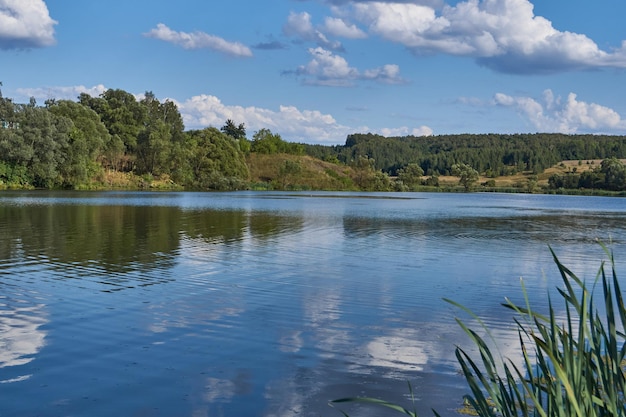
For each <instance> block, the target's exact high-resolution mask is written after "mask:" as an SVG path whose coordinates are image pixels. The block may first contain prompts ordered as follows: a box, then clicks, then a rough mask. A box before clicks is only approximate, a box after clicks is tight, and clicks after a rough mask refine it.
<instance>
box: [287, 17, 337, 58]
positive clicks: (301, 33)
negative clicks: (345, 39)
mask: <svg viewBox="0 0 626 417" xmlns="http://www.w3.org/2000/svg"><path fill="white" fill-rule="evenodd" d="M283 32H284V33H285V35H287V36H293V37H297V38H300V39H301V40H303V41H307V42H313V43H315V44H316V45H318V46H321V47H324V48H326V49H331V50H333V51H338V50H341V49H342V48H343V47H342V46H341V42H337V41H330V40H329V39H328V38H327V37H326V35H324V34H323V33H322V32H320V31H319V30H317V29H315V28H314V27H313V24H312V23H311V15H310V14H308V13H307V12H302V13H295V12H291V13H289V17H287V23H285V25H284V26H283Z"/></svg>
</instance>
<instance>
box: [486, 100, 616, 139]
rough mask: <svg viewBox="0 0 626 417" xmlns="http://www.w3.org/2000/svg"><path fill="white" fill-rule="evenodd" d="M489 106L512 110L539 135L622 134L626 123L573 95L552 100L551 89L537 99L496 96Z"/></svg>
mask: <svg viewBox="0 0 626 417" xmlns="http://www.w3.org/2000/svg"><path fill="white" fill-rule="evenodd" d="M493 103H494V104H495V105H498V106H503V107H511V108H514V109H516V110H517V111H518V112H519V113H520V114H521V115H522V116H524V117H525V118H526V119H527V120H528V121H529V122H530V123H531V124H532V125H533V126H534V127H535V128H536V129H537V130H538V131H541V132H560V133H568V134H573V133H583V132H590V133H619V134H624V133H625V132H626V120H624V119H622V118H621V116H620V115H619V114H618V113H617V112H616V111H615V110H613V109H611V108H609V107H605V106H601V105H599V104H596V103H586V102H584V101H578V99H577V96H576V94H574V93H569V95H568V96H567V99H566V100H561V98H560V97H555V96H554V93H553V92H552V91H551V90H546V91H544V93H543V97H542V99H541V100H537V99H534V98H531V97H514V96H509V95H506V94H502V93H498V94H496V95H495V96H494V99H493Z"/></svg>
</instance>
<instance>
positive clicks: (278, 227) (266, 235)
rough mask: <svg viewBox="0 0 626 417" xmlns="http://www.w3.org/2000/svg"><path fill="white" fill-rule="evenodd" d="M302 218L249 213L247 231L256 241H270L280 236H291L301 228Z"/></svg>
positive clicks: (267, 213) (266, 213)
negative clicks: (287, 234)
mask: <svg viewBox="0 0 626 417" xmlns="http://www.w3.org/2000/svg"><path fill="white" fill-rule="evenodd" d="M302 221H303V220H302V218H301V217H295V216H286V215H280V214H274V213H269V212H252V213H249V218H248V229H249V231H250V235H252V237H254V238H256V239H261V240H266V239H272V238H275V237H277V236H279V235H282V234H286V233H289V234H292V233H294V232H296V231H297V230H299V229H301V228H302V227H303V225H302Z"/></svg>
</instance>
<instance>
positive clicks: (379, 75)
mask: <svg viewBox="0 0 626 417" xmlns="http://www.w3.org/2000/svg"><path fill="white" fill-rule="evenodd" d="M309 54H311V56H312V59H311V61H309V63H308V64H306V65H302V66H300V67H298V69H297V70H295V71H291V73H295V74H296V75H297V76H300V77H302V78H303V80H304V83H305V84H309V85H323V86H333V87H350V86H352V85H354V81H356V80H371V81H377V82H381V83H385V84H401V83H404V82H405V81H404V80H403V79H402V77H400V67H399V66H397V65H394V64H387V65H384V66H382V67H379V68H374V69H368V70H365V71H362V72H361V71H359V70H358V69H356V68H354V67H351V66H350V65H349V64H348V61H346V59H345V58H343V57H342V56H339V55H336V54H333V53H332V52H330V51H328V50H326V49H324V48H321V47H317V48H309ZM288 73H289V72H288Z"/></svg>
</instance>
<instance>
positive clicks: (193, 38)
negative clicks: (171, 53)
mask: <svg viewBox="0 0 626 417" xmlns="http://www.w3.org/2000/svg"><path fill="white" fill-rule="evenodd" d="M144 36H146V37H148V38H154V39H159V40H162V41H165V42H170V43H173V44H174V45H178V46H182V47H183V48H185V49H212V50H214V51H217V52H221V53H224V54H226V55H231V56H236V57H251V56H252V51H251V50H250V48H248V47H247V46H245V45H243V44H241V43H239V42H229V41H226V40H224V39H222V38H220V37H217V36H214V35H209V34H208V33H204V32H199V31H196V32H192V33H187V32H176V31H174V30H172V29H170V28H169V27H167V26H166V25H164V24H163V23H159V24H158V25H157V27H156V28H154V29H152V30H151V31H150V32H147V33H144Z"/></svg>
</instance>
